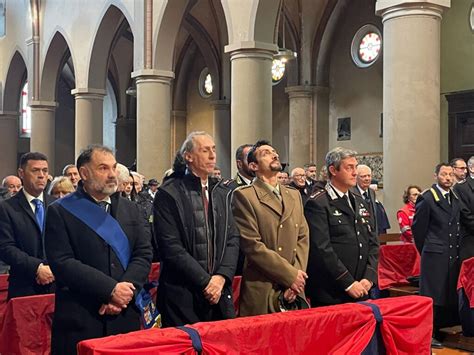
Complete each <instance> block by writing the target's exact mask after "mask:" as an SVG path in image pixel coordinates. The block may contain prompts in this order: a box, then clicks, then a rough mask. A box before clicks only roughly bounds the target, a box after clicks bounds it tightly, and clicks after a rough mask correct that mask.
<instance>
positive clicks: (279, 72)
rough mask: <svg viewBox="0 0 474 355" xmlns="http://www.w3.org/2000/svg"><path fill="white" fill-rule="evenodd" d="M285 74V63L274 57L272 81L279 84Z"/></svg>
mask: <svg viewBox="0 0 474 355" xmlns="http://www.w3.org/2000/svg"><path fill="white" fill-rule="evenodd" d="M284 75H285V63H284V62H283V61H281V60H279V59H274V60H273V64H272V82H273V84H278V83H279V82H280V80H281V79H283V76H284Z"/></svg>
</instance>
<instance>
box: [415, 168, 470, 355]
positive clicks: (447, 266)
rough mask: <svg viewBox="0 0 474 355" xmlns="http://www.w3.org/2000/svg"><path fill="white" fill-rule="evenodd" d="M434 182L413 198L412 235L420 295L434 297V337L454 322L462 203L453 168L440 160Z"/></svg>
mask: <svg viewBox="0 0 474 355" xmlns="http://www.w3.org/2000/svg"><path fill="white" fill-rule="evenodd" d="M435 178H436V184H434V185H433V186H432V187H431V188H430V189H429V190H426V191H424V192H423V193H422V194H421V195H420V196H418V199H417V201H416V212H415V216H414V218H413V226H412V231H413V237H414V239H415V244H416V248H417V249H418V251H419V252H420V255H421V274H420V294H421V295H423V296H428V297H431V298H433V304H434V319H433V321H434V329H433V330H434V332H433V335H434V339H433V342H432V346H434V347H440V346H441V344H440V343H439V341H437V340H436V338H437V337H438V335H439V329H440V328H442V327H445V326H451V325H454V324H457V321H458V319H457V314H458V312H457V294H456V283H457V279H458V275H459V267H460V262H459V241H460V237H459V235H460V233H459V231H460V226H459V220H460V212H461V205H460V202H459V200H458V197H457V195H456V194H455V193H453V192H452V190H451V186H452V185H453V182H454V173H453V168H452V167H451V166H450V165H449V164H446V163H441V164H438V165H437V166H436V169H435Z"/></svg>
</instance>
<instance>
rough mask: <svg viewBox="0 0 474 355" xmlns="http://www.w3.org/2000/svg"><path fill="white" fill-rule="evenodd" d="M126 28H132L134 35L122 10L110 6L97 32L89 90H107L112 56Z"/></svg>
mask: <svg viewBox="0 0 474 355" xmlns="http://www.w3.org/2000/svg"><path fill="white" fill-rule="evenodd" d="M126 26H130V29H131V30H132V33H133V27H132V25H131V23H130V22H129V19H128V18H127V17H126V16H125V14H124V13H123V12H122V10H121V9H120V8H118V7H117V6H116V5H109V7H108V8H107V11H106V12H105V13H104V15H103V17H102V19H101V21H100V24H99V26H98V29H97V31H96V32H95V33H96V34H95V38H94V42H93V45H92V51H91V56H90V61H89V64H88V66H89V69H88V80H87V83H88V87H89V88H94V89H105V83H106V80H107V75H108V64H109V58H110V55H111V52H112V50H113V48H114V44H115V43H116V41H117V40H118V38H119V36H118V35H119V34H120V33H121V32H122V31H123V29H124V27H126Z"/></svg>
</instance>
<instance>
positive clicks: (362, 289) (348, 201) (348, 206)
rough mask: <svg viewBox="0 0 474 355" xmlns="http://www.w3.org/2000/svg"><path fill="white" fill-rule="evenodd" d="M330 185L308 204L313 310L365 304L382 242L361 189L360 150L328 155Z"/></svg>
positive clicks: (308, 290) (309, 290)
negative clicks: (328, 306) (372, 224)
mask: <svg viewBox="0 0 474 355" xmlns="http://www.w3.org/2000/svg"><path fill="white" fill-rule="evenodd" d="M326 166H327V170H328V177H329V182H328V184H327V185H326V187H325V188H324V189H317V190H315V191H314V192H313V194H312V195H311V196H310V198H309V199H308V201H307V202H306V205H305V216H306V220H307V221H308V225H309V229H310V252H309V262H308V269H307V273H308V283H307V287H306V294H307V296H309V297H310V299H311V303H312V306H324V305H331V304H339V303H346V302H355V301H362V300H364V299H366V298H367V297H368V293H369V290H370V289H371V288H372V286H373V285H374V283H375V282H376V280H377V261H378V249H379V248H378V241H377V236H376V233H375V231H374V229H373V228H372V226H371V223H370V218H371V216H370V211H369V209H368V208H367V207H366V205H365V203H364V200H363V198H362V196H361V195H360V194H359V193H358V192H357V191H356V192H354V191H351V190H350V189H351V188H353V187H354V186H355V185H356V177H357V159H356V152H354V151H352V150H349V149H345V148H341V147H337V148H334V149H332V150H331V151H330V152H329V153H327V155H326Z"/></svg>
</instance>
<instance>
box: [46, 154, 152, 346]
mask: <svg viewBox="0 0 474 355" xmlns="http://www.w3.org/2000/svg"><path fill="white" fill-rule="evenodd" d="M116 165H117V162H116V161H115V157H114V156H113V154H112V151H111V150H110V149H108V148H106V147H103V146H90V147H88V148H87V149H86V150H84V151H83V152H82V153H81V155H80V156H79V157H78V158H77V168H78V170H79V173H80V175H81V179H82V180H81V181H80V182H79V184H78V188H77V190H76V192H74V193H72V194H70V195H68V196H66V197H64V198H62V199H60V200H58V201H57V202H56V203H54V204H52V205H51V206H50V207H49V209H48V218H47V220H46V253H47V255H48V259H49V262H50V264H51V269H52V270H53V272H54V273H55V275H56V280H57V288H56V304H55V313H54V318H53V326H52V338H51V352H52V354H75V353H76V345H77V343H78V342H79V341H81V340H84V339H90V338H98V337H104V336H108V335H112V334H118V333H126V332H129V331H133V330H139V329H140V314H139V310H138V308H137V307H136V306H135V300H134V298H135V297H136V296H137V292H138V291H140V289H141V287H142V286H143V284H144V283H145V281H146V280H147V276H148V273H149V271H150V265H151V258H152V249H151V244H150V240H149V238H147V237H146V234H145V233H144V221H143V218H142V216H141V215H140V212H139V209H138V206H137V205H136V204H134V203H133V202H131V201H129V200H127V199H125V198H123V197H121V196H119V194H118V193H115V192H116V190H117V176H116Z"/></svg>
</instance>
